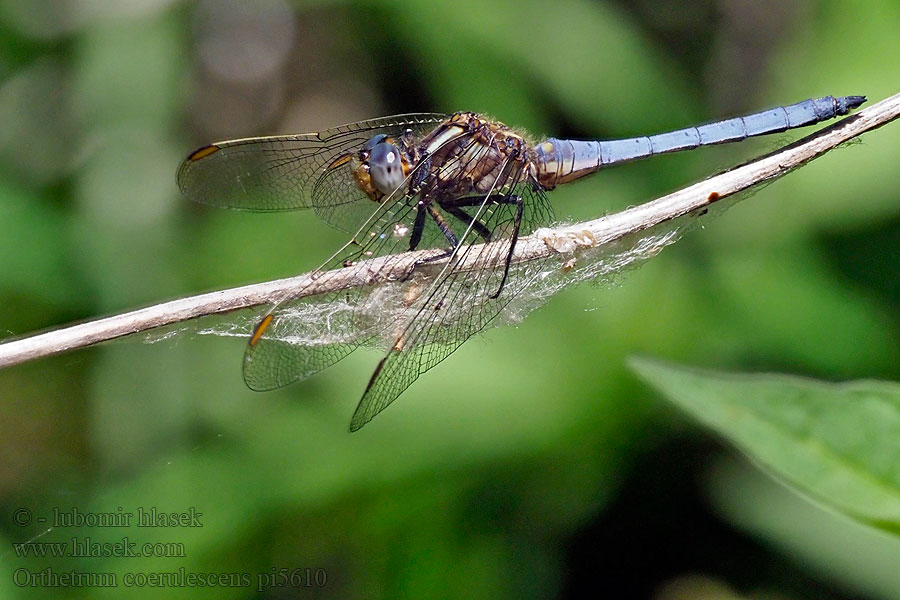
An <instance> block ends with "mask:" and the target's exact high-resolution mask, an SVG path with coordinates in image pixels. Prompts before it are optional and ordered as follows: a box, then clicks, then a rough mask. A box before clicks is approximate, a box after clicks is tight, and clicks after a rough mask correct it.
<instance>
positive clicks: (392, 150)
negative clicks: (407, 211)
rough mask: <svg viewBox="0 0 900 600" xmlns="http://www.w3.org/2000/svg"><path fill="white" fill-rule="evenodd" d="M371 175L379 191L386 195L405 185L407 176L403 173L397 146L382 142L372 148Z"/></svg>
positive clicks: (370, 155) (370, 157) (370, 152)
mask: <svg viewBox="0 0 900 600" xmlns="http://www.w3.org/2000/svg"><path fill="white" fill-rule="evenodd" d="M375 137H378V136H375ZM372 139H375V138H372ZM370 141H371V140H370ZM369 174H370V175H371V177H372V182H373V183H374V184H375V187H376V188H378V191H380V192H381V193H383V194H386V195H390V194H391V193H393V192H394V190H396V189H397V188H399V187H400V186H401V185H402V184H403V181H404V180H405V179H406V175H405V174H404V173H403V161H402V160H401V156H400V151H399V150H397V147H396V146H395V145H393V144H391V143H390V142H384V141H382V142H380V143H377V144H375V145H374V146H373V147H372V149H371V150H370V151H369Z"/></svg>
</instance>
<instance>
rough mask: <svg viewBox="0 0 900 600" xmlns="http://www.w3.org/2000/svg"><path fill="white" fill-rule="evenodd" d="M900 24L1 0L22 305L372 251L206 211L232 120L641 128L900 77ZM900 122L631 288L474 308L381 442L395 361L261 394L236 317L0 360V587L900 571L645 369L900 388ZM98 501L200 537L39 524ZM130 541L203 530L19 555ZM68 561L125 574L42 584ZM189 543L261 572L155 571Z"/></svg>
mask: <svg viewBox="0 0 900 600" xmlns="http://www.w3.org/2000/svg"><path fill="white" fill-rule="evenodd" d="M898 32H900V4H898V3H897V2H896V0H869V2H866V3H865V5H862V4H851V3H847V2H842V1H841V0H821V1H816V0H801V1H794V2H782V1H776V0H765V1H756V2H754V1H750V0H710V1H707V2H703V1H700V2H692V3H683V2H676V1H675V0H672V1H653V0H642V1H638V2H626V1H624V0H621V1H606V2H600V1H588V0H560V1H559V2H552V3H551V2H539V1H530V0H529V1H513V0H509V1H497V2H484V3H483V2H474V1H469V0H456V1H454V2H435V1H429V2H425V1H423V2H396V1H395V2H389V1H376V0H371V1H358V2H336V1H332V2H287V1H286V0H202V1H200V2H183V1H177V0H31V1H30V2H23V1H22V0H0V258H2V260H0V331H2V332H3V333H5V334H6V335H9V336H13V335H20V334H24V333H28V332H30V331H33V330H38V329H43V328H47V327H52V326H58V325H62V324H65V323H69V322H72V321H76V320H81V319H89V318H93V317H96V316H99V315H104V314H109V313H113V312H119V311H123V310H127V309H130V308H134V307H137V306H140V305H147V304H153V303H156V302H159V301H162V300H166V299H170V298H175V297H179V296H183V295H190V294H194V293H198V292H201V291H206V290H211V289H218V288H224V287H229V286H233V285H238V284H244V283H250V282H255V281H263V280H266V279H269V278H275V277H281V276H287V275H291V274H296V273H300V272H303V271H306V270H308V269H310V268H312V267H314V266H316V265H317V264H319V263H320V262H321V261H322V260H324V259H325V258H327V257H328V256H329V255H330V253H331V252H332V251H333V250H334V248H336V247H337V246H338V245H339V244H340V243H341V242H342V241H343V239H342V237H343V236H342V234H341V233H339V232H336V231H333V230H331V229H330V228H328V227H327V226H326V225H324V224H322V223H321V222H318V221H317V219H316V218H315V216H314V215H312V214H304V213H288V214H274V215H263V214H249V213H238V212H229V211H220V210H214V209H208V208H206V207H201V206H196V205H191V204H189V203H188V202H187V201H186V200H184V199H183V198H181V197H180V196H179V193H178V190H177V188H176V186H175V182H174V173H175V169H176V168H177V166H178V164H179V162H180V160H181V159H182V158H183V157H184V156H185V155H186V154H187V153H188V152H189V151H190V150H191V149H193V148H194V147H196V146H198V145H201V144H203V143H207V142H209V141H213V140H218V139H224V138H228V137H243V136H252V135H263V134H269V133H292V132H302V131H311V130H318V129H322V128H327V127H330V126H333V125H336V124H340V123H344V122H349V121H354V120H359V119H363V118H368V117H373V116H379V115H385V114H391V113H399V112H419V111H445V112H452V111H455V110H474V111H479V112H483V113H487V114H489V115H492V116H494V117H496V118H499V119H501V120H503V121H504V122H506V123H508V124H512V125H516V126H519V127H522V128H523V129H524V130H526V131H529V132H531V133H532V134H534V135H535V136H542V135H555V136H558V137H563V136H569V137H580V138H611V137H621V136H629V135H640V134H646V133H653V132H658V131H662V130H666V129H671V128H677V127H682V126H686V125H689V124H693V123H695V122H702V121H708V120H713V119H716V118H722V117H727V116H734V115H737V114H742V113H746V112H752V111H755V110H759V109H763V108H767V107H769V106H770V105H776V104H786V103H792V102H796V101H799V100H803V99H806V98H809V97H819V96H823V95H827V94H834V95H848V94H865V95H868V97H869V99H870V102H871V101H877V100H880V99H882V98H884V97H886V96H888V95H891V94H893V93H896V92H897V91H898V88H900V61H898V60H897V57H898V56H900V35H898ZM801 135H803V134H802V133H792V134H790V135H782V136H776V138H775V139H772V138H769V139H763V140H755V141H752V142H747V143H744V144H740V145H736V146H727V147H719V148H712V149H704V150H699V151H695V152H691V153H687V154H684V155H678V156H666V157H661V158H656V159H653V160H650V161H645V162H641V163H636V164H632V165H627V166H623V167H619V168H616V169H612V170H610V171H608V172H605V173H603V174H600V175H598V176H595V177H593V178H590V179H589V180H586V181H584V182H582V183H578V184H575V185H573V186H570V187H569V188H568V189H565V188H561V189H559V190H557V191H555V192H553V193H552V195H551V200H552V201H553V203H554V206H555V209H556V212H557V215H558V216H559V217H560V218H561V219H565V220H579V219H586V218H592V217H596V216H599V215H602V214H604V213H607V212H611V211H615V210H619V209H622V208H624V207H626V206H629V205H634V204H638V203H641V202H644V201H647V200H649V199H652V198H654V197H657V196H659V195H661V194H663V193H665V192H668V191H671V190H674V189H677V188H678V187H681V186H684V185H686V184H688V183H691V182H694V181H696V180H698V179H700V178H703V177H704V176H707V175H709V174H712V173H714V172H716V171H718V170H720V169H722V168H725V167H728V166H731V165H733V164H736V163H738V162H741V161H744V160H746V159H748V158H750V157H752V156H754V155H756V154H760V153H763V152H766V151H770V150H772V149H774V148H775V147H777V146H779V145H781V144H783V143H786V142H788V141H790V140H793V139H796V138H798V137H799V136H801ZM897 139H898V136H897V131H896V126H889V127H887V128H885V129H884V130H879V131H875V132H873V133H869V134H867V135H866V136H865V137H864V138H863V139H862V142H861V143H855V144H850V145H849V146H848V147H845V148H841V149H838V150H837V151H835V152H832V153H830V154H829V155H827V156H825V157H823V158H821V159H819V160H816V161H815V162H813V163H811V164H809V165H807V166H806V167H804V168H803V169H801V170H800V171H798V172H796V173H793V174H791V175H790V176H788V177H786V178H785V179H784V180H781V181H778V182H776V183H774V184H773V185H770V186H768V187H766V188H764V189H762V190H760V191H759V192H758V193H756V194H755V195H753V196H751V197H749V198H747V199H745V200H744V201H743V202H741V203H739V204H737V205H736V206H734V207H733V208H731V209H730V210H729V211H728V212H726V213H725V214H724V215H722V216H720V217H718V218H715V219H710V220H706V221H704V223H703V225H704V226H703V227H698V228H695V229H694V230H693V231H691V232H690V233H689V234H688V235H687V236H686V237H685V238H684V239H683V240H681V241H680V242H679V243H678V244H676V245H675V246H673V247H672V248H670V249H667V250H666V251H665V252H663V253H662V254H661V255H660V256H658V257H657V258H655V259H654V260H652V261H650V262H649V263H648V264H647V265H646V266H644V267H643V268H642V269H640V270H638V271H636V272H634V273H632V274H630V275H629V276H628V277H626V278H622V279H621V280H620V281H619V280H617V281H616V285H614V286H608V285H607V286H596V285H582V286H579V287H575V288H573V289H568V290H566V291H564V292H563V293H560V294H559V295H558V296H556V297H555V298H553V299H552V300H551V301H550V302H549V304H548V305H547V306H545V307H543V308H542V309H541V310H539V311H537V312H535V313H534V314H532V315H531V316H530V317H529V318H528V319H527V320H526V321H524V322H523V323H522V324H521V325H520V326H518V327H515V328H513V327H507V328H500V329H494V330H491V331H489V332H487V333H486V334H484V335H481V336H478V337H477V338H476V339H475V340H472V341H470V342H469V343H467V344H465V345H464V346H463V347H462V349H461V350H460V351H458V352H457V353H456V354H454V355H453V356H452V357H451V358H449V359H448V360H447V361H445V362H444V363H443V364H441V365H440V366H439V367H437V368H435V369H434V370H432V371H430V372H429V373H428V374H427V375H425V376H423V377H421V378H420V379H419V381H418V382H417V383H416V384H415V385H414V386H412V387H411V388H410V389H409V390H408V391H407V392H406V393H405V394H403V396H402V397H401V398H400V399H399V400H398V401H397V402H396V403H395V404H394V405H393V406H391V407H390V409H389V410H387V411H385V412H384V413H383V414H382V415H380V416H379V417H378V418H377V419H376V420H375V421H374V422H373V423H371V424H370V425H368V426H367V427H366V428H364V429H363V430H362V431H361V432H359V433H356V434H353V435H350V434H348V433H347V423H348V421H349V417H350V415H351V414H352V411H353V408H354V406H355V404H356V402H357V400H358V398H359V396H360V393H361V391H362V389H363V387H364V385H365V383H366V382H367V381H368V378H369V375H370V373H371V370H372V369H373V368H374V366H375V364H376V363H377V361H378V358H379V353H377V352H374V351H360V352H356V353H354V355H352V356H351V357H350V358H348V359H346V360H344V361H342V362H341V363H339V364H338V365H336V366H334V367H332V368H331V369H329V370H327V371H326V372H323V373H322V374H320V375H318V376H316V377H314V378H312V379H310V380H308V381H306V382H303V383H301V384H297V385H294V386H291V387H289V388H286V389H283V390H280V391H278V392H272V393H268V394H258V393H253V392H250V391H249V390H247V389H246V387H245V386H244V384H243V382H242V380H241V373H240V360H241V356H242V352H243V346H244V343H245V341H244V340H243V339H236V338H223V337H212V338H211V337H206V338H197V337H191V336H187V335H184V336H177V337H174V338H170V339H166V340H164V341H161V342H157V343H154V344H148V343H142V342H140V341H123V342H117V343H112V344H106V345H103V346H101V347H97V348H92V349H88V350H82V351H78V352H72V353H70V354H65V355H62V356H58V357H54V358H50V359H44V360H39V361H35V362H33V363H30V364H26V365H22V366H18V367H15V368H10V369H6V370H3V371H0V515H3V518H2V519H0V538H2V542H3V544H2V545H0V596H2V597H11V598H12V597H23V598H25V597H57V596H68V597H84V598H95V597H106V596H108V597H120V594H121V593H123V592H127V593H128V594H129V595H132V594H133V595H135V596H140V595H143V596H147V597H172V596H174V595H177V594H179V593H180V594H183V595H184V597H191V598H194V597H208V598H245V597H250V596H254V597H256V596H258V595H257V594H256V591H255V588H256V584H257V576H258V574H263V575H272V574H276V573H278V572H280V570H281V569H286V570H287V572H289V573H293V572H294V569H304V570H305V569H309V570H310V571H309V572H308V573H310V574H311V575H310V577H309V580H307V581H304V585H303V586H301V587H291V586H279V585H276V586H272V587H267V588H266V589H265V590H264V593H263V597H267V598H294V597H315V598H394V597H406V598H429V597H449V598H458V597H467V598H502V597H507V598H580V597H594V598H596V597H601V598H654V599H658V600H680V599H687V598H703V599H726V598H727V599H734V598H777V599H800V598H834V599H837V598H860V597H867V598H897V597H900V570H898V569H897V565H898V564H900V544H898V542H897V541H896V540H895V539H893V538H888V537H886V536H883V535H881V534H877V533H874V532H872V531H870V530H867V529H864V528H862V527H860V526H858V525H855V524H853V523H850V522H849V521H847V520H845V519H843V518H841V517H838V516H835V515H833V514H831V513H829V512H826V511H824V510H823V509H822V508H820V507H818V506H817V505H815V504H813V503H811V502H809V501H808V500H806V499H804V498H801V497H799V496H797V495H795V494H794V493H792V492H791V491H789V490H787V489H786V488H784V487H782V486H780V485H779V484H777V483H775V482H773V481H772V480H771V479H769V478H767V477H766V476H765V475H763V474H761V473H760V472H759V471H758V470H756V468H755V467H753V466H752V465H751V464H750V463H749V462H748V461H746V460H745V459H744V458H742V457H740V456H738V455H736V453H735V452H734V451H732V450H731V449H729V448H727V447H725V446H723V445H722V444H721V443H719V442H718V441H716V440H714V439H711V437H710V436H708V435H707V434H706V433H704V432H703V431H700V430H698V429H697V428H696V427H695V426H694V425H693V424H692V423H690V422H688V421H687V420H686V419H685V418H683V417H682V416H681V415H679V414H678V413H676V412H675V411H674V410H673V409H672V408H670V407H669V406H668V405H666V404H665V402H664V401H663V400H662V399H661V398H659V397H657V396H656V395H655V394H653V393H652V392H651V391H650V390H649V389H648V388H646V387H644V386H643V385H641V384H640V383H639V382H638V381H637V380H636V378H635V377H634V376H633V375H632V374H631V373H630V372H629V371H628V369H627V368H626V366H625V359H626V358H627V357H628V356H630V355H635V354H642V355H649V356H656V357H663V358H666V359H669V360H673V361H676V362H679V363H684V364H690V365H696V366H704V367H710V368H721V369H731V370H740V371H762V370H774V371H783V372H789V373H797V374H805V375H810V376H814V377H819V378H823V379H827V380H843V379H855V378H868V377H873V378H885V379H892V380H897V379H900V360H898V359H900V350H898V348H900V343H898V342H900V269H898V264H900V262H898V255H900V179H898V178H897V177H896V172H897V165H898V164H900V143H898V141H897ZM73 507H74V508H76V509H77V510H78V511H80V512H81V513H92V512H93V513H96V512H101V511H117V510H120V511H124V512H135V513H136V512H137V510H138V508H139V507H143V508H144V509H149V508H151V507H155V508H157V509H158V510H160V511H166V512H183V511H188V510H190V509H191V508H194V509H195V510H196V511H199V512H200V513H202V518H201V521H202V524H203V527H202V528H197V527H195V528H180V527H163V528H156V529H147V528H129V529H120V528H109V527H88V526H85V527H81V528H77V527H54V528H51V527H50V525H52V523H50V524H48V523H43V524H42V523H40V522H39V521H38V520H37V518H38V517H40V516H46V517H50V516H52V511H53V510H54V509H59V510H61V511H71V510H72V508H73ZM20 508H27V509H28V510H29V511H31V513H32V514H33V516H34V520H33V521H32V522H31V523H29V524H27V525H24V526H22V525H17V523H16V522H15V521H14V519H13V517H12V515H13V514H14V512H15V511H16V510H17V509H20ZM48 529H49V531H48ZM35 536H39V537H36V538H35ZM123 536H129V537H130V538H131V539H132V540H133V541H136V542H139V543H144V542H162V543H177V544H183V547H184V549H185V553H184V554H185V556H183V557H171V558H134V557H131V558H117V557H80V558H78V557H65V558H52V559H51V558H43V559H40V558H37V559H25V558H21V557H19V556H18V555H17V553H16V551H15V550H14V548H13V547H12V543H14V542H23V541H26V540H28V539H30V538H35V539H34V541H36V542H69V541H70V540H72V539H73V538H78V539H82V540H83V539H84V538H85V537H89V538H91V539H92V540H93V541H95V542H115V541H118V540H121V539H122V537H123ZM47 568H50V569H52V570H53V571H54V572H60V573H61V572H79V573H85V572H96V573H99V572H104V573H113V574H115V576H116V577H117V582H118V583H117V585H116V586H115V587H110V588H98V587H75V588H73V587H69V588H65V587H64V588H53V587H40V586H38V587H34V586H30V585H24V586H23V585H21V583H17V582H20V581H21V580H20V579H17V577H21V573H22V572H21V571H17V569H27V570H28V571H29V572H40V571H41V570H43V569H47ZM181 568H183V569H184V572H187V573H206V574H210V573H212V574H220V573H225V574H231V573H238V574H247V575H248V576H249V577H250V578H251V579H252V582H251V584H250V585H249V586H244V585H236V586H223V585H216V586H209V585H205V586H199V585H197V584H194V585H192V586H187V587H183V588H180V589H176V588H173V587H172V586H164V587H153V586H151V585H149V584H147V585H143V586H140V587H137V588H128V587H126V585H125V584H124V583H123V581H124V577H125V576H126V575H127V574H134V573H138V574H141V573H143V574H148V573H172V572H177V571H178V570H179V569H181ZM306 573H307V571H302V572H301V574H306ZM322 574H325V575H326V580H325V581H322ZM304 576H305V575H304ZM316 576H318V577H319V580H318V581H317V580H316ZM321 583H324V585H319V584H321ZM307 584H308V585H307Z"/></svg>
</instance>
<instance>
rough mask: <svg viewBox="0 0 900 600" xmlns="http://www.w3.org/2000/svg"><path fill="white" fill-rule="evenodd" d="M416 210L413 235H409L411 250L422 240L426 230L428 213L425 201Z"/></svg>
mask: <svg viewBox="0 0 900 600" xmlns="http://www.w3.org/2000/svg"><path fill="white" fill-rule="evenodd" d="M417 208H418V210H417V211H416V220H415V221H414V222H413V230H412V235H411V236H410V237H409V251H410V252H412V251H413V250H415V249H416V248H417V247H418V245H419V242H421V241H422V232H423V231H425V215H426V214H427V213H426V212H425V211H424V210H422V209H423V208H424V201H423V203H422V204H419V206H418V207H417Z"/></svg>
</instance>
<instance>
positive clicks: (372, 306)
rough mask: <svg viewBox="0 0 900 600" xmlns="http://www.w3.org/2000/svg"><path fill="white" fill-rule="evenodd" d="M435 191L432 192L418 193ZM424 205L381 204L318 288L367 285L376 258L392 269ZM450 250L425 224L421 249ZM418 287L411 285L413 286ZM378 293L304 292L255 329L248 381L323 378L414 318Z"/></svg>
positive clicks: (259, 384)
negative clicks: (342, 281)
mask: <svg viewBox="0 0 900 600" xmlns="http://www.w3.org/2000/svg"><path fill="white" fill-rule="evenodd" d="M468 135H469V134H464V135H462V136H460V137H466V136H468ZM456 139H457V140H458V139H459V138H456ZM469 143H470V144H472V145H473V151H471V152H466V153H465V154H466V155H467V156H468V157H470V158H471V160H474V161H477V160H478V159H479V158H480V157H481V155H482V154H483V152H484V149H483V148H480V147H479V148H475V147H474V145H475V144H476V142H475V141H472V140H471V138H470V142H469ZM417 168H423V167H421V165H420V166H417ZM413 176H414V174H411V175H410V177H413ZM403 187H405V186H401V189H403ZM430 191H431V190H430V189H429V188H428V187H427V185H426V187H424V188H422V189H421V190H419V193H420V194H428V193H429V192H430ZM419 198H420V195H419V194H416V195H410V194H407V195H401V194H397V195H396V196H395V197H391V198H389V199H387V200H386V201H385V202H383V203H382V204H380V205H378V207H377V209H376V210H375V212H374V213H372V214H371V215H370V216H369V218H368V220H367V221H366V223H365V225H364V226H363V227H361V228H360V229H359V230H358V231H357V233H356V235H354V236H353V238H352V239H351V240H350V241H349V242H348V243H347V244H346V245H345V246H344V247H343V248H341V250H339V251H338V252H337V253H335V254H334V256H332V257H331V258H330V259H329V260H328V261H326V262H325V264H323V265H322V266H321V267H320V268H319V269H317V270H316V271H315V273H316V282H317V283H328V281H329V280H330V279H333V278H338V277H340V278H343V277H347V276H348V275H353V276H354V277H353V278H354V279H357V278H358V277H366V278H368V277H369V276H370V275H371V273H367V272H366V271H365V270H367V269H369V268H370V266H369V264H367V263H365V262H361V261H366V260H367V259H371V258H376V257H383V256H384V257H387V259H386V260H385V261H384V262H383V264H382V265H381V268H383V269H391V268H392V267H393V263H394V262H395V261H396V260H400V259H401V258H402V255H403V253H405V252H406V251H407V250H409V244H410V237H411V235H412V232H413V229H414V227H415V221H416V215H417V214H418V199H419ZM369 205H370V206H371V202H369ZM455 231H456V232H457V235H458V239H461V236H462V234H463V233H465V228H463V227H462V225H459V224H457V225H455ZM449 246H450V244H449V242H448V240H447V238H446V237H445V236H444V234H443V233H442V232H441V230H440V229H439V228H438V227H437V226H436V225H435V223H434V222H433V221H432V220H431V219H425V221H424V230H423V233H422V238H421V242H420V243H419V244H418V246H417V249H426V248H446V249H449ZM414 285H415V284H414V282H410V283H409V286H410V287H412V286H414ZM380 289H381V288H376V287H375V286H358V285H357V286H354V287H348V288H347V289H342V290H339V291H334V292H329V293H326V294H320V295H317V296H312V297H300V296H302V295H303V289H299V290H296V291H295V292H294V293H292V294H291V295H289V296H288V297H286V298H285V299H283V300H282V301H280V302H279V303H277V304H276V305H275V306H273V308H272V309H271V310H270V312H269V314H268V315H267V316H266V317H265V318H264V319H263V321H262V322H261V323H260V326H258V327H257V331H256V332H255V333H254V335H253V337H252V338H251V340H250V343H249V344H248V346H247V350H246V353H245V355H244V381H245V382H246V383H247V385H248V386H249V387H250V388H252V389H255V390H269V389H274V388H278V387H282V386H284V385H287V384H289V383H292V382H294V381H297V380H299V379H303V378H305V377H308V376H310V375H312V374H314V373H317V372H318V371H320V370H322V369H324V368H326V367H328V366H330V365H331V364H333V363H335V362H337V361H338V360H340V359H341V358H343V357H344V356H346V355H347V354H349V353H350V352H352V351H353V350H354V349H355V348H357V347H358V346H360V345H361V344H364V343H366V342H368V341H370V340H371V339H372V338H374V337H376V336H379V335H380V334H381V332H382V331H384V330H385V329H386V328H390V327H391V325H392V323H394V322H395V321H396V320H397V319H399V318H401V316H402V315H405V314H407V313H408V310H407V309H408V304H409V303H410V302H411V300H405V299H404V296H406V295H405V294H403V293H399V294H396V293H395V294H393V295H391V297H389V298H385V297H380V296H379V297H373V294H377V293H378V291H379V290H380ZM418 296H419V294H413V295H411V296H409V297H410V298H417V297H418Z"/></svg>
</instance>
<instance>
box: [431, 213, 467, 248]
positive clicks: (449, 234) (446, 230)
mask: <svg viewBox="0 0 900 600" xmlns="http://www.w3.org/2000/svg"><path fill="white" fill-rule="evenodd" d="M425 210H427V211H428V214H429V215H431V218H432V219H434V222H435V223H437V226H438V227H439V228H440V230H441V233H443V234H444V237H446V238H447V241H448V242H450V248H451V249H455V248H456V247H457V246H459V240H458V239H456V236H455V235H454V234H453V230H452V229H450V226H449V225H447V221H445V220H444V217H443V216H441V213H439V212H438V211H436V210H435V209H434V207H433V206H432V205H431V203H428V204H426V205H425Z"/></svg>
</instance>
